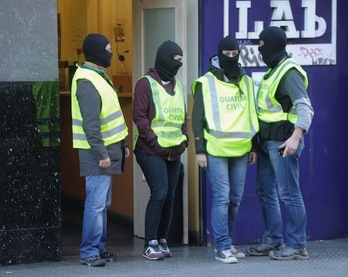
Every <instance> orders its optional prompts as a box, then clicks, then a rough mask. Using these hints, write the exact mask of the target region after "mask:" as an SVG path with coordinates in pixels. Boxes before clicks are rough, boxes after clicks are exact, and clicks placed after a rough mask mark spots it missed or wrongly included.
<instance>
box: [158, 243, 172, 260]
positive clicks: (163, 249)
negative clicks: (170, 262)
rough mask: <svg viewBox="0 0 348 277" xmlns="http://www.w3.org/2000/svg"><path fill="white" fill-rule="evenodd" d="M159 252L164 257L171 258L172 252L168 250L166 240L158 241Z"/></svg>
mask: <svg viewBox="0 0 348 277" xmlns="http://www.w3.org/2000/svg"><path fill="white" fill-rule="evenodd" d="M158 246H159V250H160V251H161V252H162V254H163V255H164V257H171V256H172V252H171V251H170V250H169V248H168V244H167V240H166V239H160V241H159V244H158Z"/></svg>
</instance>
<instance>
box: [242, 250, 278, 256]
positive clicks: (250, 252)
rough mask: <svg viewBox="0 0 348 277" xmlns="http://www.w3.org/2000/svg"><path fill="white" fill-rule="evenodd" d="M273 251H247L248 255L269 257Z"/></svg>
mask: <svg viewBox="0 0 348 277" xmlns="http://www.w3.org/2000/svg"><path fill="white" fill-rule="evenodd" d="M271 251H272V250H270V251H268V252H252V251H250V250H248V249H247V251H246V252H247V253H248V254H249V255H250V256H268V255H269V253H270V252H271Z"/></svg>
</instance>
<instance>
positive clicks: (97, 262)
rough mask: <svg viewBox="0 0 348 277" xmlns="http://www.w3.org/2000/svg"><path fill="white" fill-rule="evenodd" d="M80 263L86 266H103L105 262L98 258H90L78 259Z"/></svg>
mask: <svg viewBox="0 0 348 277" xmlns="http://www.w3.org/2000/svg"><path fill="white" fill-rule="evenodd" d="M80 263H81V264H83V265H88V266H104V265H106V261H105V260H103V259H101V258H100V257H99V256H91V257H85V258H81V259H80Z"/></svg>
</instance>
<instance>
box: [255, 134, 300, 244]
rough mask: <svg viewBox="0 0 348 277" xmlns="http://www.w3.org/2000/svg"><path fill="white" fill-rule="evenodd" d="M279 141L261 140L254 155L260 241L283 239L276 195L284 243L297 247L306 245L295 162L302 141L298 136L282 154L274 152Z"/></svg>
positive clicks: (269, 241)
mask: <svg viewBox="0 0 348 277" xmlns="http://www.w3.org/2000/svg"><path fill="white" fill-rule="evenodd" d="M281 144H283V141H272V140H267V141H261V144H260V146H261V149H262V150H261V152H260V153H259V155H258V159H257V166H258V170H257V184H256V193H257V195H258V196H259V198H260V202H261V207H262V213H263V218H264V221H265V226H266V230H265V233H264V235H263V243H267V244H276V243H280V242H283V240H284V239H283V222H282V215H281V209H280V205H279V204H280V203H279V199H280V200H281V201H282V202H283V203H284V206H285V210H286V215H287V227H286V239H287V243H286V244H287V246H289V247H291V248H294V249H299V248H303V247H306V245H307V241H306V224H307V215H306V209H305V206H304V203H303V199H302V194H301V191H300V184H299V164H298V159H299V157H300V155H301V152H302V150H303V148H304V141H303V138H302V139H301V140H300V142H299V145H298V148H297V151H296V153H295V154H294V155H292V156H288V157H285V158H283V157H281V156H280V155H279V153H278V148H279V146H280V145H281ZM278 195H279V198H278Z"/></svg>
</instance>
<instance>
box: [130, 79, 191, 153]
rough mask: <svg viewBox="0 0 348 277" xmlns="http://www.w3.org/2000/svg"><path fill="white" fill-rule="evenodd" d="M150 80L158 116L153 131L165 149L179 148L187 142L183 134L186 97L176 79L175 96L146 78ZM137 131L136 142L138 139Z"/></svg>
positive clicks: (152, 127)
mask: <svg viewBox="0 0 348 277" xmlns="http://www.w3.org/2000/svg"><path fill="white" fill-rule="evenodd" d="M144 78H147V79H148V80H149V83H150V86H151V92H152V98H153V102H154V104H155V110H156V114H155V117H154V118H153V119H152V121H151V129H152V130H153V132H154V133H155V134H156V136H157V141H158V144H159V145H160V146H161V147H163V148H168V147H173V146H178V145H180V144H181V143H182V142H184V141H186V140H187V138H186V136H185V135H184V134H183V133H182V129H181V128H182V125H183V123H184V122H185V113H186V108H185V96H184V92H183V89H182V86H181V83H180V81H179V80H177V79H176V82H175V83H176V84H175V88H174V91H175V93H174V95H170V94H169V93H167V92H166V90H165V89H164V88H163V86H161V85H160V84H159V83H158V82H157V81H156V80H155V79H154V78H152V77H151V76H148V75H146V76H144ZM138 135H139V133H138V130H136V137H135V141H134V146H135V144H136V140H137V139H138Z"/></svg>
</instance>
